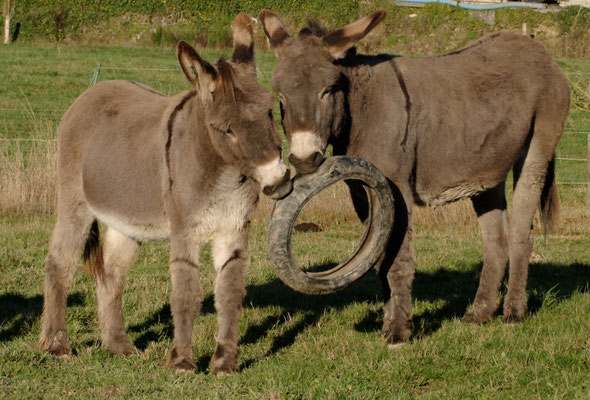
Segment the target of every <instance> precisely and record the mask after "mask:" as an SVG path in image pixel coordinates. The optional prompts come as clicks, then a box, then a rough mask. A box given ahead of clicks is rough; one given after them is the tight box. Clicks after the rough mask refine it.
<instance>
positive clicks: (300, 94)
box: [260, 11, 569, 343]
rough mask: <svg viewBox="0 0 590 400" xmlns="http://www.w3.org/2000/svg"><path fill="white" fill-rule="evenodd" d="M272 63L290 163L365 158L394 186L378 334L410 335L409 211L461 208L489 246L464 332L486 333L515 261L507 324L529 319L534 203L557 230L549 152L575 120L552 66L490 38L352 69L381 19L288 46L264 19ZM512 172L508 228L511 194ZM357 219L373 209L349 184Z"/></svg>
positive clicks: (535, 50)
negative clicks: (472, 326) (470, 211)
mask: <svg viewBox="0 0 590 400" xmlns="http://www.w3.org/2000/svg"><path fill="white" fill-rule="evenodd" d="M260 18H261V21H262V23H263V25H264V29H265V32H266V35H267V37H268V38H269V41H270V44H271V47H272V48H273V49H274V50H275V52H276V53H277V56H278V61H279V62H278V65H277V67H276V69H275V70H274V72H273V77H272V82H271V85H272V88H273V90H274V91H276V92H277V94H278V96H279V98H280V99H281V110H282V114H283V126H284V128H285V132H286V133H287V137H288V140H289V144H290V148H291V154H290V156H289V160H290V161H291V163H292V164H293V165H294V166H295V167H296V168H297V171H298V172H303V173H307V172H311V171H314V170H315V169H316V168H317V166H318V165H319V164H320V163H321V160H322V157H323V153H324V150H325V149H326V146H327V145H328V144H332V145H333V148H334V154H348V155H353V156H358V157H362V158H364V159H366V160H368V161H370V162H372V163H373V164H375V165H376V166H377V167H378V168H379V169H380V170H381V171H382V172H383V173H384V174H385V175H386V176H387V177H388V179H390V181H391V182H392V183H393V184H395V185H394V186H393V190H394V194H395V196H396V206H395V207H396V209H395V222H394V227H393V228H394V233H393V234H392V238H391V240H390V243H389V245H388V248H387V250H386V252H385V254H384V258H383V262H382V264H381V266H380V269H379V273H380V276H381V278H382V281H383V286H384V289H385V306H384V314H385V315H384V322H383V334H384V336H385V337H386V338H387V340H388V341H389V342H390V343H396V342H399V341H404V340H408V338H409V337H410V335H411V333H412V310H411V307H412V297H411V287H412V280H413V278H414V261H413V251H412V207H413V205H414V204H418V205H430V206H436V205H441V204H445V203H448V202H452V201H455V200H458V199H462V198H466V197H469V198H471V200H472V202H473V207H474V209H475V212H476V213H477V215H478V217H479V221H480V225H481V230H482V237H483V253H484V255H483V257H484V262H483V271H482V275H481V280H480V284H479V288H478V291H477V295H476V297H475V301H474V303H473V307H472V308H471V310H470V311H469V312H467V314H466V319H467V320H469V321H473V322H480V323H481V322H485V321H488V320H490V319H491V318H492V317H493V315H494V313H495V311H496V308H497V306H498V291H499V287H500V283H501V281H502V277H503V275H504V270H505V267H506V262H507V261H508V259H509V260H510V274H509V282H508V293H507V294H506V297H505V299H504V319H505V320H506V321H519V320H521V319H522V318H523V316H524V314H525V311H526V301H525V289H526V282H527V273H528V264H529V258H530V254H531V246H532V237H531V223H532V220H533V217H534V214H535V210H536V208H537V205H538V204H539V201H541V206H542V210H543V214H542V216H543V218H544V220H545V221H548V222H551V221H552V220H555V218H556V211H557V208H556V207H557V205H558V199H557V196H556V190H555V182H554V180H553V178H554V171H553V168H554V162H553V159H554V152H555V148H556V146H557V143H558V141H559V137H560V135H561V133H562V132H563V127H564V124H565V120H566V117H567V113H568V108H569V88H568V83H567V80H566V79H565V77H564V76H563V74H562V73H561V72H560V71H559V68H558V67H557V65H556V64H555V62H554V61H553V60H552V58H551V56H550V55H549V54H548V53H547V52H546V51H545V50H544V48H543V46H542V45H541V44H539V43H538V42H536V41H534V40H532V39H529V38H527V37H525V36H521V35H515V34H511V33H497V34H493V35H490V36H487V37H485V38H483V39H481V40H478V41H476V42H474V43H471V44H470V45H468V46H467V47H465V48H463V49H461V50H457V51H454V52H452V53H449V54H444V55H441V56H434V57H427V58H417V59H416V58H404V57H395V56H390V55H378V56H363V55H357V54H356V52H355V49H354V45H355V43H356V42H357V41H358V40H360V39H361V38H363V37H364V36H365V35H366V34H367V33H368V32H370V31H371V30H372V29H373V28H374V27H375V26H376V25H377V24H379V22H381V21H382V20H383V19H384V18H385V12H383V11H379V12H376V13H374V14H373V15H371V16H369V17H366V18H363V19H360V20H359V21H356V22H354V23H352V24H350V25H347V26H345V27H344V28H342V29H338V30H335V31H332V32H326V31H323V29H322V28H321V27H318V26H317V25H315V24H310V25H309V26H308V27H306V28H304V29H303V30H302V31H301V32H300V33H299V35H298V36H297V37H292V36H290V35H289V34H288V33H287V31H286V29H285V28H284V26H283V24H282V23H281V21H280V20H279V19H278V17H277V16H276V15H275V14H273V13H271V12H269V11H263V12H262V13H261V16H260ZM510 169H513V171H514V176H515V179H514V200H513V215H512V221H511V222H510V224H508V221H507V217H506V198H505V193H504V192H505V190H504V186H505V180H506V176H507V174H508V172H509V170H510ZM349 187H350V189H351V194H352V199H353V202H354V205H355V208H356V210H357V212H358V214H359V216H360V217H361V218H362V219H364V218H366V216H367V197H366V196H367V195H366V193H365V192H364V190H362V188H360V187H357V186H355V185H354V184H353V183H350V184H349Z"/></svg>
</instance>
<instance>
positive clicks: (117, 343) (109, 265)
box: [40, 14, 291, 374]
mask: <svg viewBox="0 0 590 400" xmlns="http://www.w3.org/2000/svg"><path fill="white" fill-rule="evenodd" d="M233 29H234V53H233V57H232V60H231V61H225V60H219V61H218V62H217V65H216V66H212V65H210V64H209V63H207V62H206V61H204V60H203V59H202V58H201V57H200V56H199V55H198V54H197V52H196V51H195V50H194V49H193V48H192V47H191V46H189V45H188V44H186V43H184V42H181V43H180V44H179V45H178V58H179V61H180V65H181V66H182V69H183V71H184V73H185V75H186V76H187V78H188V79H189V81H190V82H191V83H192V84H193V85H194V86H195V90H192V91H189V92H184V93H181V94H179V95H176V96H172V97H167V96H164V95H162V94H160V93H158V92H156V91H154V90H152V89H150V88H148V87H146V86H143V85H140V84H137V83H134V82H128V81H109V82H102V83H99V84H97V85H95V86H93V87H92V88H91V89H89V90H87V91H86V92H85V93H83V94H82V95H81V96H80V97H79V98H78V99H77V100H76V101H75V102H74V104H73V105H72V106H71V107H70V109H69V110H68V111H67V112H66V114H65V116H64V117H63V120H62V122H61V124H60V126H59V130H58V173H59V194H58V217H57V224H56V226H55V229H54V231H53V235H52V238H51V244H50V250H49V254H48V256H47V260H46V279H45V304H44V310H43V317H42V332H41V338H40V343H41V348H42V349H43V350H45V351H48V352H50V353H54V354H59V355H64V354H69V353H70V352H71V350H70V347H69V346H68V343H67V338H66V318H65V311H66V297H67V293H68V290H69V289H70V286H71V284H72V280H73V277H74V272H75V270H76V264H77V260H78V258H79V257H80V255H81V254H82V252H83V250H84V248H85V244H86V251H85V256H86V257H87V258H89V257H90V258H94V260H93V261H94V263H95V264H96V271H95V272H96V284H97V294H98V308H99V310H98V312H99V320H100V328H101V333H102V345H103V346H104V347H106V348H107V349H108V350H110V351H111V352H112V353H115V354H126V353H130V352H132V351H134V349H135V348H134V347H133V346H132V345H131V344H130V343H129V341H128V338H127V335H126V333H125V329H124V322H123V314H122V293H123V289H124V286H125V282H126V278H127V274H128V271H129V268H130V266H131V264H132V263H133V261H134V260H135V258H136V255H137V251H138V248H139V246H140V244H141V243H142V242H144V241H148V240H164V239H170V273H171V277H172V294H171V298H170V305H171V311H172V317H173V320H174V348H173V349H172V350H171V351H170V353H169V360H168V365H169V366H170V367H173V368H178V369H185V370H192V369H196V366H195V364H194V362H193V350H192V345H191V338H192V331H193V325H194V321H195V317H196V315H197V313H198V311H199V308H200V303H201V294H200V287H199V277H198V266H197V264H198V257H199V252H200V249H201V248H202V246H203V244H204V243H206V242H209V243H211V245H212V249H213V257H214V266H215V270H216V273H217V276H216V281H215V309H216V310H217V314H218V322H219V331H218V334H217V347H216V349H215V353H214V355H213V359H212V364H213V372H214V373H216V374H217V373H226V372H230V371H233V370H235V369H236V368H237V354H238V345H237V339H238V320H239V318H240V315H241V310H242V299H243V296H244V293H245V290H244V284H243V271H244V268H245V267H246V265H247V262H248V253H247V245H248V231H249V218H250V214H251V212H252V211H253V210H254V208H255V206H256V204H257V201H258V195H259V192H260V189H261V187H262V190H263V191H264V193H265V194H267V195H269V196H271V197H274V198H278V197H282V196H284V195H286V194H287V193H288V192H289V191H290V187H291V183H290V181H289V173H288V170H287V169H286V167H285V165H284V164H283V163H282V162H281V159H280V155H281V152H280V139H279V136H278V134H277V129H276V126H275V124H274V122H273V120H272V113H271V109H272V107H273V103H274V101H273V100H274V99H273V96H272V95H271V94H270V93H269V92H268V91H267V90H266V89H264V88H263V87H262V86H261V85H260V84H259V83H258V82H257V81H256V76H255V70H254V65H253V60H254V58H253V57H254V54H253V40H252V38H253V37H252V25H251V19H250V17H248V16H246V15H243V14H241V15H239V16H238V17H237V18H236V20H235V21H234V27H233ZM96 220H99V221H101V222H102V223H104V224H105V225H107V226H108V230H107V231H106V234H105V237H104V244H103V246H102V249H101V248H100V247H99V246H98V231H97V229H98V224H97V222H96ZM89 232H90V234H89Z"/></svg>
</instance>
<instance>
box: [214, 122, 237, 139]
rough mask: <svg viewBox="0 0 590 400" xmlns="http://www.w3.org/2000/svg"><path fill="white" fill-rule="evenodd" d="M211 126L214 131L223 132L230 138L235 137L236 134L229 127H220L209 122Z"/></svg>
mask: <svg viewBox="0 0 590 400" xmlns="http://www.w3.org/2000/svg"><path fill="white" fill-rule="evenodd" d="M211 128H213V129H214V130H215V131H216V132H219V133H221V134H225V135H226V136H229V137H231V138H234V137H236V134H235V133H234V131H232V130H231V128H227V129H222V128H220V127H218V126H215V125H213V124H211Z"/></svg>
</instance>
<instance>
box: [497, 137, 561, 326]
mask: <svg viewBox="0 0 590 400" xmlns="http://www.w3.org/2000/svg"><path fill="white" fill-rule="evenodd" d="M551 157H552V153H551V154H546V155H544V156H543V155H542V154H539V152H538V150H537V149H536V147H535V138H533V141H532V143H531V147H530V148H529V151H528V154H527V156H526V159H525V162H524V164H523V167H522V172H521V174H520V176H519V178H518V181H517V182H516V187H515V188H514V196H513V206H512V210H513V211H512V220H511V221H510V236H509V237H510V245H509V247H510V273H509V277H508V292H507V293H506V298H505V300H504V321H506V322H518V321H521V320H522V319H523V318H524V314H525V312H526V309H527V304H526V297H525V294H526V293H525V292H526V285H527V280H528V269H529V261H530V257H531V251H532V246H533V235H532V223H533V218H534V216H535V212H536V210H537V206H538V205H539V201H540V198H541V192H542V190H543V186H544V183H545V176H546V174H547V166H548V164H549V160H550V159H551Z"/></svg>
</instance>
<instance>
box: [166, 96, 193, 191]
mask: <svg viewBox="0 0 590 400" xmlns="http://www.w3.org/2000/svg"><path fill="white" fill-rule="evenodd" d="M196 94H197V91H196V90H193V91H191V92H189V93H188V94H187V95H186V96H184V97H183V98H182V100H181V101H180V103H178V104H177V105H176V107H174V110H172V112H171V113H170V117H169V118H168V140H166V167H167V168H168V182H169V186H168V188H169V189H170V188H172V184H173V183H174V180H173V179H172V173H171V172H170V145H171V144H172V131H173V129H174V119H175V118H176V114H177V113H178V112H179V111H180V110H182V108H183V107H184V105H185V104H186V102H187V101H189V100H190V99H191V98H193V97H194V96H195V95H196Z"/></svg>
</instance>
